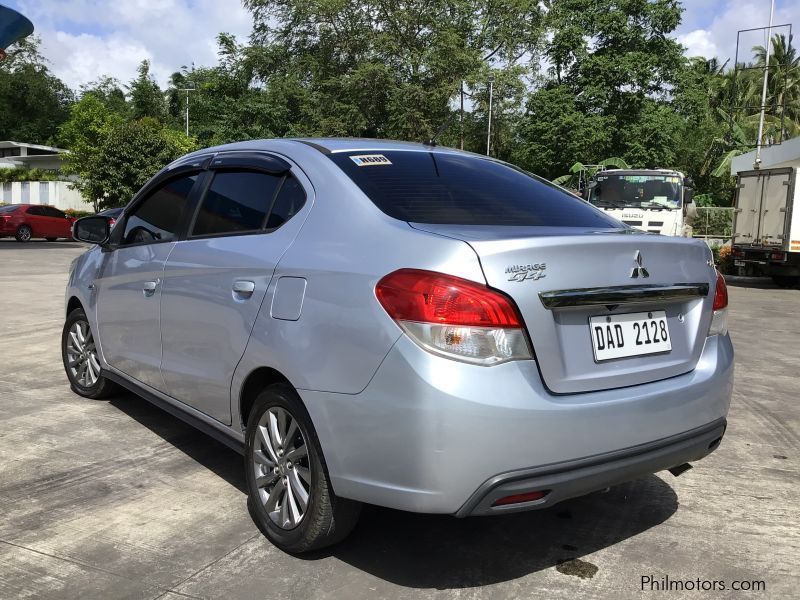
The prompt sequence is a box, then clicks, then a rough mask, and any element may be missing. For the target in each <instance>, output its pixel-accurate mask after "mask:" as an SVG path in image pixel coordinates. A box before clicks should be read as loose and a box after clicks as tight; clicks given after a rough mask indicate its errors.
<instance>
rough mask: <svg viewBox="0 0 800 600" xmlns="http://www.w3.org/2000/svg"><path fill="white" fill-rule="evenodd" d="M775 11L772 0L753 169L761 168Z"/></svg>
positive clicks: (773, 0)
mask: <svg viewBox="0 0 800 600" xmlns="http://www.w3.org/2000/svg"><path fill="white" fill-rule="evenodd" d="M774 12H775V0H772V2H771V3H770V8H769V27H768V28H767V52H766V56H765V60H764V84H763V85H762V87H761V116H760V117H759V120H758V141H757V142H756V161H755V163H753V168H754V169H760V168H761V146H762V137H763V135H764V111H765V110H766V108H767V106H766V104H767V80H768V78H769V54H770V50H771V49H772V15H773V14H774Z"/></svg>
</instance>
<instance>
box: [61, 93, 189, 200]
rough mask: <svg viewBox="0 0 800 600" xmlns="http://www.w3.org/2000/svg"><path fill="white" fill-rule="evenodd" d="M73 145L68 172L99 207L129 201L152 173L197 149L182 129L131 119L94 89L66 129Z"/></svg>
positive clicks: (64, 136) (64, 134)
mask: <svg viewBox="0 0 800 600" xmlns="http://www.w3.org/2000/svg"><path fill="white" fill-rule="evenodd" d="M61 137H62V139H63V140H64V142H65V143H66V145H67V146H68V147H69V149H70V153H69V154H68V155H67V156H66V158H65V163H64V169H63V170H64V171H65V172H66V173H67V174H70V175H77V180H76V181H75V183H74V184H73V185H74V187H75V188H76V189H78V190H79V191H80V192H81V195H82V196H83V197H84V199H85V200H86V201H87V202H90V203H92V205H93V207H94V210H95V211H99V210H102V209H104V208H111V207H115V206H124V205H125V204H127V203H128V202H129V201H130V199H131V198H132V197H133V195H134V194H135V193H136V191H137V190H138V189H139V188H140V187H142V186H143V185H144V184H145V183H146V182H147V180H148V179H150V177H152V176H153V175H155V174H156V172H157V171H159V170H160V169H161V168H163V167H164V166H166V165H167V164H168V163H169V162H171V161H173V160H175V159H176V158H178V157H180V156H182V155H184V154H186V153H187V152H190V151H192V150H194V149H195V148H196V142H195V141H194V140H193V139H191V138H187V137H186V136H185V135H184V134H183V133H182V132H179V131H174V130H171V129H167V128H164V127H163V126H162V125H161V123H160V122H159V121H157V120H155V119H153V118H150V117H146V118H144V119H139V120H135V121H125V120H124V119H122V118H121V117H120V116H119V115H117V114H115V113H112V112H111V111H110V110H109V109H108V108H107V107H106V106H105V105H104V104H103V103H102V102H101V101H100V100H99V99H98V98H97V97H96V96H95V95H94V94H85V95H84V97H83V98H81V100H80V102H78V103H77V104H76V105H75V107H74V108H73V111H72V115H71V117H70V119H69V121H67V122H66V123H65V124H64V126H63V127H62V128H61Z"/></svg>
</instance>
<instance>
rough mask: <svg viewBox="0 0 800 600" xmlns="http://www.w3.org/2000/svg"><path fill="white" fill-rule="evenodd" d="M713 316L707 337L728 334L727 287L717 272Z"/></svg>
mask: <svg viewBox="0 0 800 600" xmlns="http://www.w3.org/2000/svg"><path fill="white" fill-rule="evenodd" d="M713 310H714V314H713V315H712V317H711V326H710V327H709V329H708V335H725V334H726V333H728V286H727V285H726V284H725V278H724V277H723V276H722V274H721V273H719V271H718V272H717V283H716V286H715V288H714V307H713Z"/></svg>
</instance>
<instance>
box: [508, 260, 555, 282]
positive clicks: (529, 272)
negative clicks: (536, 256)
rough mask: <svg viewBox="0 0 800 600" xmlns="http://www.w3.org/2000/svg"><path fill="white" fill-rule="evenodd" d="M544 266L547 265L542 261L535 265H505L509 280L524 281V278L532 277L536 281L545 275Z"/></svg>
mask: <svg viewBox="0 0 800 600" xmlns="http://www.w3.org/2000/svg"><path fill="white" fill-rule="evenodd" d="M546 268H547V265H546V264H544V263H538V264H535V265H511V266H509V267H506V275H508V280H509V281H525V280H526V279H533V280H534V281H536V280H537V279H541V278H542V277H546V276H547V273H545V272H544V270H545V269H546Z"/></svg>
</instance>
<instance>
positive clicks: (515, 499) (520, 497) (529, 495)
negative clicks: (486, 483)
mask: <svg viewBox="0 0 800 600" xmlns="http://www.w3.org/2000/svg"><path fill="white" fill-rule="evenodd" d="M549 493H550V490H545V491H544V492H525V493H524V494H514V495H513V496H504V497H503V498H498V499H497V500H495V501H494V502H493V503H492V506H505V505H507V504H519V503H521V502H532V501H534V500H541V499H542V498H544V497H545V496H547V494H549Z"/></svg>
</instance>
